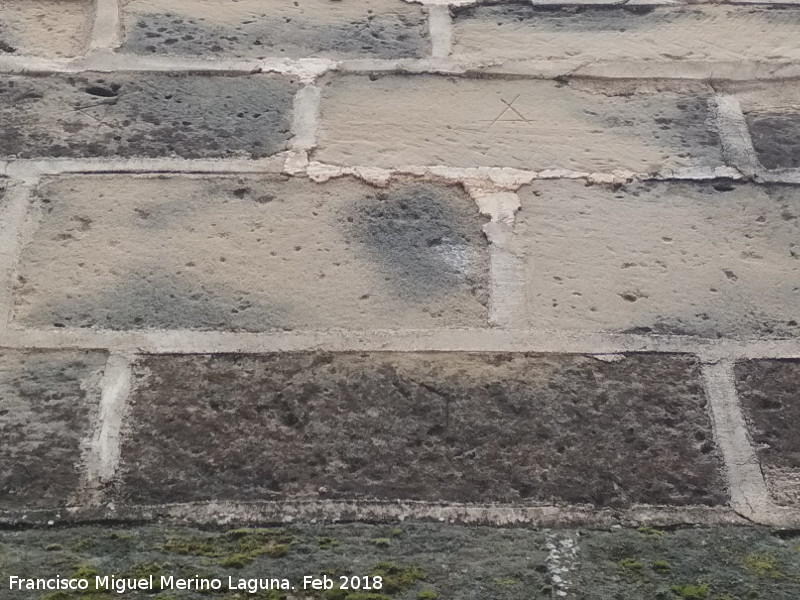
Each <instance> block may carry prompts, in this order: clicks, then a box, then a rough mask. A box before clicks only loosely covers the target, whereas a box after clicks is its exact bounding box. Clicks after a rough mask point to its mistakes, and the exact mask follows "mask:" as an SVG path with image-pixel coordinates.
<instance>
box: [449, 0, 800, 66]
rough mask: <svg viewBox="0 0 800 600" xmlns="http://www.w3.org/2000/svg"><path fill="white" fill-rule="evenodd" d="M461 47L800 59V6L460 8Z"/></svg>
mask: <svg viewBox="0 0 800 600" xmlns="http://www.w3.org/2000/svg"><path fill="white" fill-rule="evenodd" d="M455 15H456V18H455V26H454V42H455V46H454V53H455V54H456V55H457V56H465V57H469V58H471V59H475V60H480V61H484V62H485V61H488V60H492V59H495V60H496V59H507V60H554V59H555V60H557V59H570V60H576V61H580V62H601V61H611V60H620V61H658V62H671V61H676V60H689V61H741V60H764V59H767V58H768V59H770V60H776V61H778V60H783V61H789V60H797V59H798V58H800V46H798V44H797V28H798V25H800V8H798V7H762V6H738V7H731V6H618V5H617V6H613V5H610V6H574V5H573V6H565V5H556V4H550V5H540V6H535V5H532V4H531V2H530V0H527V1H525V2H522V1H519V2H505V3H502V4H498V5H488V6H487V5H483V6H473V7H465V8H457V9H455Z"/></svg>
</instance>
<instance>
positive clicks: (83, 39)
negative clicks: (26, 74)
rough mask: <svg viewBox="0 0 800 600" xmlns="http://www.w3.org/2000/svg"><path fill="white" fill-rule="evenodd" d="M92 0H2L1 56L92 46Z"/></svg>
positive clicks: (56, 52) (74, 51)
mask: <svg viewBox="0 0 800 600" xmlns="http://www.w3.org/2000/svg"><path fill="white" fill-rule="evenodd" d="M93 5H94V2H93V1H92V0H0V56H2V55H3V54H14V55H22V54H38V55H47V56H75V55H78V54H81V53H83V52H84V51H85V50H86V49H87V48H88V46H89V36H90V35H91V27H92V17H93Z"/></svg>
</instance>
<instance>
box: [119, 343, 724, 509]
mask: <svg viewBox="0 0 800 600" xmlns="http://www.w3.org/2000/svg"><path fill="white" fill-rule="evenodd" d="M135 372H136V375H135V377H136V385H135V390H136V391H135V392H134V397H133V399H132V400H133V401H132V404H131V405H132V407H133V408H132V411H133V412H132V415H131V430H130V434H129V435H128V436H127V438H126V440H125V441H124V444H123V448H122V461H123V470H122V473H123V475H122V481H123V483H122V487H121V496H120V499H121V500H124V501H133V502H142V503H160V502H183V501H192V500H203V499H241V500H255V499H273V498H274V499H281V498H320V497H321V498H340V499H345V498H347V499H353V498H365V499H366V498H377V499H384V500H389V499H416V500H427V501H464V502H492V501H500V502H512V503H517V502H525V503H528V502H571V503H591V504H594V505H597V506H611V507H624V506H630V505H631V504H633V503H647V504H666V505H691V504H707V505H716V504H722V503H724V502H725V501H726V496H725V491H724V490H725V485H724V481H723V479H722V477H721V475H720V471H719V469H720V460H719V456H718V454H717V452H716V451H715V450H714V449H713V448H709V445H708V443H707V442H708V440H710V439H712V435H711V424H710V422H709V418H708V415H707V413H706V399H705V397H704V394H703V390H702V385H701V382H700V376H699V366H698V363H697V361H696V360H695V359H693V358H690V357H684V356H666V355H635V356H628V357H626V358H625V359H624V360H622V361H619V362H615V363H605V362H602V361H598V360H595V359H592V358H588V357H581V356H566V355H548V356H540V355H525V354H492V353H486V354H472V353H421V354H404V353H345V354H328V353H320V354H316V353H309V354H282V355H279V354H273V355H264V356H184V357H177V356H172V357H163V356H162V357H149V358H144V359H142V360H141V362H140V364H139V366H138V367H137V368H136V369H135ZM698 432H700V433H702V435H701V436H698V435H697V434H698Z"/></svg>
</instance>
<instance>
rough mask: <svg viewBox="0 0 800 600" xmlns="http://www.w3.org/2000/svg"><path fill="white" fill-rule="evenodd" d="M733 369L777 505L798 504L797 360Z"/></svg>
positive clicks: (760, 362) (799, 411)
mask: <svg viewBox="0 0 800 600" xmlns="http://www.w3.org/2000/svg"><path fill="white" fill-rule="evenodd" d="M735 372H736V386H737V388H738V391H739V396H740V398H741V399H742V405H743V407H744V411H745V415H746V417H747V421H748V425H749V426H750V436H751V438H752V440H753V443H754V444H755V446H756V448H757V452H758V459H759V460H760V462H761V469H762V471H763V472H764V476H765V479H766V481H767V485H768V487H769V488H770V491H771V492H772V495H773V497H774V499H775V501H776V502H778V503H779V504H790V505H791V504H794V505H795V506H800V438H798V435H797V428H798V425H800V361H797V360H784V361H780V360H752V361H743V362H740V363H738V364H737V365H736V369H735Z"/></svg>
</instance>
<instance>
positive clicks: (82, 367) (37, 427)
mask: <svg viewBox="0 0 800 600" xmlns="http://www.w3.org/2000/svg"><path fill="white" fill-rule="evenodd" d="M105 361H106V357H105V354H104V353H103V352H79V351H75V352H36V351H28V352H25V351H13V350H2V351H0V510H23V509H34V508H56V507H59V506H65V505H66V504H67V503H68V502H69V501H70V500H71V498H72V496H73V495H74V494H75V492H76V491H77V486H78V482H79V478H80V476H79V468H80V464H79V463H80V461H81V452H82V450H83V448H82V442H83V440H84V439H85V438H86V436H87V435H88V434H89V433H90V432H91V431H92V429H93V427H94V422H93V418H94V417H95V415H96V414H97V409H98V403H99V401H100V389H99V384H100V378H101V377H102V372H103V368H104V366H105Z"/></svg>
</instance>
